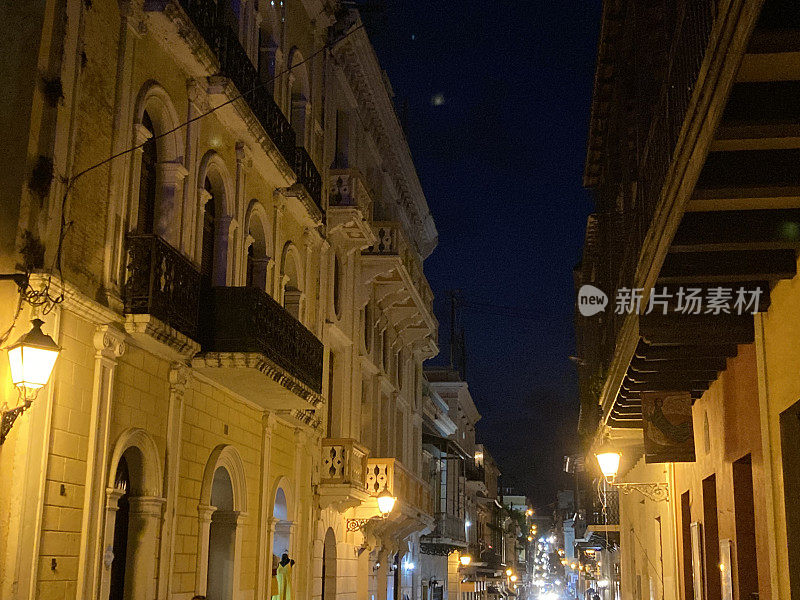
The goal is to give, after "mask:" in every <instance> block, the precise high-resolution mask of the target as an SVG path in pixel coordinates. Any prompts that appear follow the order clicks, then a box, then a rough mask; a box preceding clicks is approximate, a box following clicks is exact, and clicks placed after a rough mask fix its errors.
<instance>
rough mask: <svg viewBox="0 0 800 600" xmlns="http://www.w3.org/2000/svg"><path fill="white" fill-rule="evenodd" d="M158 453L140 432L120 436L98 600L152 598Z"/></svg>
mask: <svg viewBox="0 0 800 600" xmlns="http://www.w3.org/2000/svg"><path fill="white" fill-rule="evenodd" d="M157 464H158V451H157V450H156V448H155V444H154V443H153V441H152V439H150V438H149V437H147V435H146V434H145V433H144V432H142V431H141V430H131V431H130V432H128V433H127V434H126V435H124V436H123V438H122V440H121V441H120V443H119V445H118V450H116V451H115V453H114V457H113V459H112V461H111V465H110V466H111V469H110V471H109V475H108V477H109V481H113V488H111V489H110V490H109V491H108V494H107V496H106V498H107V500H106V518H105V525H104V533H103V539H104V540H105V542H104V544H106V545H105V546H104V547H105V550H104V554H105V555H104V556H103V560H104V562H105V564H106V566H107V568H105V569H103V571H102V575H101V577H100V589H99V591H98V593H97V597H98V598H101V599H103V600H105V599H106V598H108V599H109V600H125V599H129V598H148V597H152V596H153V595H154V594H155V562H156V555H157V550H158V544H157V542H158V531H159V525H160V520H161V512H162V506H163V499H162V498H161V497H160V493H159V491H160V488H159V486H158V483H159V480H160V477H161V475H160V473H159V472H158V469H157Z"/></svg>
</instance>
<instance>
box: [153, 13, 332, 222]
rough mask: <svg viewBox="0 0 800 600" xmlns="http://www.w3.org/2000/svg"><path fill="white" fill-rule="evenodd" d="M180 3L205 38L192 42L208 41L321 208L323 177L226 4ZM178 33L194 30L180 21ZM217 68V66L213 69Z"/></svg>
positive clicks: (226, 73)
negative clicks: (299, 142) (227, 12)
mask: <svg viewBox="0 0 800 600" xmlns="http://www.w3.org/2000/svg"><path fill="white" fill-rule="evenodd" d="M145 4H146V6H147V9H148V10H151V11H155V10H164V11H166V10H170V11H172V8H171V6H170V2H169V0H148V2H146V3H145ZM177 4H178V5H180V7H181V8H182V9H183V12H185V13H186V16H188V18H189V21H191V23H192V24H193V25H194V27H195V28H196V30H197V32H198V33H199V34H200V37H201V38H202V41H200V40H199V39H198V40H197V41H196V43H194V44H192V42H190V45H194V46H197V45H198V44H200V45H202V43H203V42H205V45H207V46H208V48H209V49H210V50H211V53H212V54H213V56H214V58H215V59H216V62H218V63H219V73H218V74H219V75H222V76H224V77H226V78H227V79H229V80H230V82H231V83H232V84H233V85H234V86H235V88H236V90H238V91H237V92H236V93H234V94H233V96H241V100H240V101H241V102H243V103H244V104H246V106H247V107H248V108H249V109H250V112H252V115H253V116H254V117H255V120H256V121H257V122H258V125H259V126H260V128H261V129H263V131H264V132H265V133H266V135H267V137H268V138H269V140H271V142H272V144H273V145H274V147H275V148H276V149H277V150H278V152H279V153H280V155H281V156H282V157H283V159H284V161H285V162H286V164H288V165H289V167H290V168H291V169H292V171H294V173H295V174H296V175H297V184H299V185H301V186H302V187H303V188H304V189H305V191H306V193H307V194H308V196H309V197H310V198H311V200H312V201H313V203H314V205H315V206H316V207H317V209H319V210H320V211H321V210H322V177H321V175H320V174H319V171H318V170H317V168H316V166H315V165H314V162H313V161H312V160H311V157H310V156H309V155H308V153H307V152H306V151H305V149H304V148H300V147H297V146H296V135H295V132H294V130H293V129H292V126H291V125H290V123H289V120H288V119H287V118H286V116H285V115H284V114H283V111H281V109H280V107H279V106H278V105H277V104H276V103H275V100H274V99H273V97H272V95H271V94H270V92H269V91H268V90H267V88H266V86H265V85H264V84H265V82H264V80H263V78H262V76H260V75H259V73H258V70H257V69H256V67H255V65H254V64H253V61H252V60H251V58H250V57H249V56H248V54H247V52H246V51H245V49H244V47H242V44H241V42H240V41H239V36H238V34H237V32H236V31H234V30H233V29H232V28H231V27H230V26H229V25H228V24H227V23H226V19H225V16H224V12H223V11H224V10H226V7H227V4H226V3H225V2H217V1H216V0H177ZM175 12H180V11H179V10H176V11H175ZM176 16H177V17H178V20H179V21H185V20H186V18H185V17H183V16H181V15H176ZM178 33H179V35H181V37H186V35H187V34H189V35H190V36H191V32H187V31H183V30H182V29H181V24H180V23H179V27H178ZM193 49H196V48H193ZM205 62H208V61H205ZM212 62H214V61H213V60H212ZM215 67H216V65H214V66H212V67H211V68H212V69H214V68H215ZM251 90H255V91H252V92H251ZM257 137H261V136H257ZM268 153H269V150H268Z"/></svg>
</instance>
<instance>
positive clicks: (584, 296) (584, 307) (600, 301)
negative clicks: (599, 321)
mask: <svg viewBox="0 0 800 600" xmlns="http://www.w3.org/2000/svg"><path fill="white" fill-rule="evenodd" d="M606 306H608V296H606V293H605V292H604V291H603V290H601V289H599V288H596V287H594V286H593V285H589V284H588V283H587V284H584V285H582V286H581V289H579V290H578V311H579V312H580V313H581V314H582V315H583V316H584V317H591V316H592V315H596V314H597V313H599V312H603V311H604V310H605V309H606Z"/></svg>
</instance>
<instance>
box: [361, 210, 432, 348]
mask: <svg viewBox="0 0 800 600" xmlns="http://www.w3.org/2000/svg"><path fill="white" fill-rule="evenodd" d="M372 228H373V232H374V234H375V238H376V239H377V241H376V243H374V244H373V245H371V246H369V247H368V248H367V249H365V250H364V251H363V252H362V256H363V258H362V264H363V268H362V273H363V275H364V277H365V278H366V280H367V281H365V283H367V282H370V281H371V282H374V283H375V284H377V293H378V302H379V303H380V304H382V305H383V306H384V308H389V310H388V316H389V318H390V319H392V320H394V321H395V323H394V325H395V327H396V328H397V329H399V330H400V331H401V334H404V335H405V337H407V338H408V341H409V342H414V341H417V340H422V339H426V338H427V339H428V342H429V345H430V349H431V351H433V352H436V351H438V346H437V335H438V325H439V324H438V322H437V321H436V317H435V316H434V315H433V292H432V291H431V287H430V285H429V284H428V280H427V279H426V278H425V274H424V273H423V270H422V261H421V260H420V258H419V255H418V254H417V252H416V250H414V248H413V246H412V244H411V243H410V242H409V240H408V239H407V238H406V236H405V234H404V233H403V228H402V226H401V225H400V223H398V222H394V221H376V222H374V223H373V224H372ZM390 307H391V308H390ZM392 308H393V309H395V310H392Z"/></svg>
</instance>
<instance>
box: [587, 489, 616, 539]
mask: <svg viewBox="0 0 800 600" xmlns="http://www.w3.org/2000/svg"><path fill="white" fill-rule="evenodd" d="M605 499H606V506H605V510H604V509H603V505H602V503H601V502H600V501H599V499H596V501H595V504H594V506H593V507H592V509H591V510H589V511H587V512H586V529H587V530H588V531H595V532H603V531H619V491H617V490H607V491H606V493H605Z"/></svg>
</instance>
